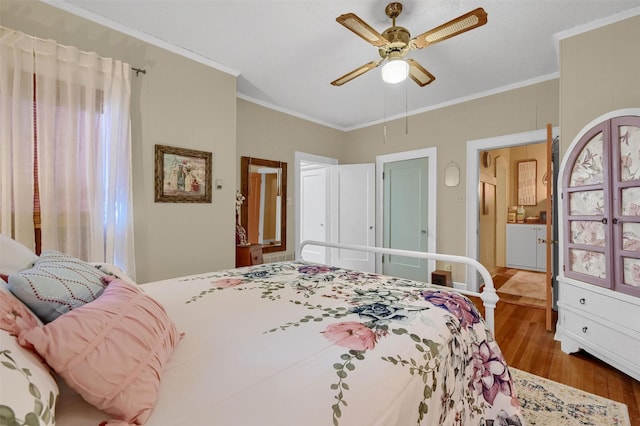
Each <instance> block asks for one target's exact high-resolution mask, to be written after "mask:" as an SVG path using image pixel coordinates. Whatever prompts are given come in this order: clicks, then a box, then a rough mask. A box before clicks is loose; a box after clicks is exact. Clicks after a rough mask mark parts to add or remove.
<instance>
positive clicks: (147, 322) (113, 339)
mask: <svg viewBox="0 0 640 426" xmlns="http://www.w3.org/2000/svg"><path fill="white" fill-rule="evenodd" d="M105 278H106V277H105ZM105 281H111V279H109V278H106V279H105ZM178 339H179V336H178V333H177V332H176V328H175V326H174V324H173V322H172V321H171V320H170V319H169V317H168V316H167V314H166V312H165V310H164V308H163V307H162V306H161V305H160V304H159V303H158V302H156V301H155V300H153V299H152V298H151V297H149V296H147V295H146V294H144V293H142V292H141V291H140V290H139V289H138V288H137V287H135V286H131V285H129V284H127V283H125V282H124V281H122V280H115V281H112V282H111V283H109V284H108V286H107V288H106V289H105V291H104V293H103V294H102V295H100V296H99V297H98V298H97V299H96V300H94V301H93V302H89V303H87V304H85V305H83V306H80V307H78V308H76V309H74V310H72V311H70V312H68V313H66V314H64V315H62V316H60V317H58V318H57V319H56V320H55V321H52V322H50V323H49V324H47V325H45V326H43V327H35V328H32V329H31V330H28V331H23V332H22V333H21V334H20V336H19V340H20V343H21V344H25V345H26V344H32V345H33V346H34V347H35V349H36V351H38V353H39V354H40V355H41V356H42V357H43V358H44V359H45V360H46V361H47V363H48V364H49V365H50V366H51V367H52V368H53V369H54V370H55V371H56V372H57V373H58V374H59V375H60V376H62V378H63V379H64V380H65V381H66V382H67V384H68V385H69V386H70V387H71V388H73V389H74V390H75V391H76V392H78V393H79V394H80V395H81V396H82V397H83V398H84V399H85V400H86V401H87V402H89V403H90V404H92V405H94V406H95V407H97V408H99V409H100V410H103V411H105V412H106V413H108V414H110V415H111V416H113V417H114V419H113V420H111V421H110V422H109V423H108V424H118V425H121V424H132V425H140V424H144V423H145V421H146V420H147V419H148V418H149V415H150V414H151V411H152V409H153V406H154V404H155V402H156V398H157V396H158V390H159V387H160V377H161V376H162V372H163V370H164V367H165V365H166V363H167V361H168V360H169V357H170V356H171V353H172V352H173V349H174V347H175V345H176V343H177V342H178Z"/></svg>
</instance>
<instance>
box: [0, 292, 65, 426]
mask: <svg viewBox="0 0 640 426" xmlns="http://www.w3.org/2000/svg"><path fill="white" fill-rule="evenodd" d="M0 315H1V317H0V383H2V385H1V386H0V423H2V424H8V425H13V424H28V425H35V424H40V425H54V424H55V408H56V400H57V399H58V395H59V392H58V385H57V384H56V381H55V379H54V378H53V376H52V374H51V371H50V370H49V366H47V365H46V364H45V363H44V362H42V360H41V359H40V357H39V356H38V355H37V354H35V353H33V352H31V351H29V350H27V349H25V348H23V347H21V346H20V345H19V344H18V340H17V338H16V337H15V336H14V335H13V334H16V332H17V331H18V330H19V329H20V328H22V327H27V328H28V327H33V326H37V325H38V324H40V323H39V321H38V320H37V318H36V317H35V315H33V314H32V313H31V312H30V311H29V309H28V308H27V307H26V306H24V305H23V304H22V302H20V301H19V300H18V299H16V298H15V297H14V296H13V295H12V294H11V293H9V290H8V289H7V288H6V287H5V286H4V284H3V283H0Z"/></svg>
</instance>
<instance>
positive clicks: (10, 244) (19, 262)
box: [0, 234, 38, 275]
mask: <svg viewBox="0 0 640 426" xmlns="http://www.w3.org/2000/svg"><path fill="white" fill-rule="evenodd" d="M37 259H38V256H36V254H35V253H34V252H32V251H31V250H29V248H27V247H26V246H24V245H22V244H20V243H19V242H17V241H16V240H13V239H11V238H9V237H7V236H6V235H3V234H0V274H3V275H11V274H15V273H18V272H20V271H22V270H23V269H26V268H30V267H31V265H33V262H35V261H36V260H37Z"/></svg>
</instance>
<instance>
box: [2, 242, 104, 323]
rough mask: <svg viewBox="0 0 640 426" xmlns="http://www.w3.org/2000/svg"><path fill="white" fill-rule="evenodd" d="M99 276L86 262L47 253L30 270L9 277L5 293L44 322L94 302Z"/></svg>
mask: <svg viewBox="0 0 640 426" xmlns="http://www.w3.org/2000/svg"><path fill="white" fill-rule="evenodd" d="M103 275H104V273H102V272H101V271H99V270H98V269H96V268H95V267H94V266H92V265H90V264H89V263H87V262H84V261H82V260H80V259H76V258H75V257H72V256H69V255H66V254H63V253H60V252H58V251H54V250H47V251H44V252H43V253H42V254H41V255H40V257H39V258H38V260H36V262H35V264H34V265H33V267H32V268H29V269H25V270H23V271H20V272H19V273H17V274H14V275H10V276H9V290H11V292H12V293H13V294H15V295H16V297H18V299H20V300H22V302H23V303H24V304H25V305H27V306H28V307H29V308H31V310H32V311H33V312H34V313H35V314H36V315H37V316H38V317H40V319H41V320H42V321H44V322H45V323H48V322H50V321H53V320H54V319H56V318H58V317H59V316H60V315H62V314H64V313H65V312H69V311H70V310H72V309H74V308H77V307H79V306H82V305H84V304H85V303H88V302H91V301H92V300H95V299H96V298H97V297H98V296H99V295H100V294H101V293H102V291H103V290H104V283H103V282H102V281H101V280H100V278H101V277H102V276H103Z"/></svg>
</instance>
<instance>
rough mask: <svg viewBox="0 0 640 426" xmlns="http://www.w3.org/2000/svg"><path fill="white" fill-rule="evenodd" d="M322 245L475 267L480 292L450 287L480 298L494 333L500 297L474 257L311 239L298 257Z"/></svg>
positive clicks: (486, 318)
mask: <svg viewBox="0 0 640 426" xmlns="http://www.w3.org/2000/svg"><path fill="white" fill-rule="evenodd" d="M308 245H310V246H322V247H331V248H340V249H346V250H356V251H366V252H371V253H380V254H391V255H396V256H407V257H415V258H419V259H428V260H440V261H443V262H452V263H464V264H466V265H469V266H472V267H473V268H475V269H476V270H477V271H478V272H479V273H480V276H481V277H482V280H483V281H484V287H483V290H482V292H480V293H478V292H475V291H469V290H462V289H455V288H454V289H450V288H449V287H447V288H448V289H449V290H451V291H455V292H458V293H461V294H464V295H467V296H476V297H479V298H480V299H482V304H483V305H484V317H485V318H484V319H485V322H486V323H487V326H488V327H489V329H490V330H491V332H492V333H494V335H495V322H494V311H495V308H496V304H497V303H498V300H500V298H499V297H498V294H497V293H496V289H495V288H494V286H493V279H492V278H491V274H490V273H489V271H488V270H487V268H485V267H484V266H483V265H482V264H481V263H480V262H478V261H477V260H475V259H472V258H470V257H466V256H457V255H452V254H440V253H428V252H417V251H410V250H400V249H392V248H384V247H370V246H361V245H354V244H337V243H329V242H323V241H312V240H306V241H303V242H302V243H301V244H300V252H299V253H298V256H299V258H300V259H303V257H302V249H303V248H304V247H305V246H308Z"/></svg>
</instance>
